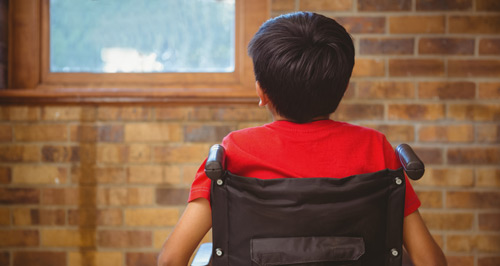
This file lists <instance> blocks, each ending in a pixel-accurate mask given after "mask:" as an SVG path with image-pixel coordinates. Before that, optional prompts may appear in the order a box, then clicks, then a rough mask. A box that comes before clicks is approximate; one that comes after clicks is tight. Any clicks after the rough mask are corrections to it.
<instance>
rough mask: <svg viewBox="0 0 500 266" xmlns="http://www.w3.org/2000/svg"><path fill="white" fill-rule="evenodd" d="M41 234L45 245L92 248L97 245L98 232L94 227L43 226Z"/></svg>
mask: <svg viewBox="0 0 500 266" xmlns="http://www.w3.org/2000/svg"><path fill="white" fill-rule="evenodd" d="M40 236H41V237H40V239H41V245H42V246H43V247H79V248H90V247H95V245H96V232H95V229H93V228H90V229H87V228H78V229H66V228H57V229H46V228H43V229H41V230H40Z"/></svg>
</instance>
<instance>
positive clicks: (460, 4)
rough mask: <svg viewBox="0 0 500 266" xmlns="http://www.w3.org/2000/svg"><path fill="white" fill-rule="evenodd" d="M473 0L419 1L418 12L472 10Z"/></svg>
mask: <svg viewBox="0 0 500 266" xmlns="http://www.w3.org/2000/svg"><path fill="white" fill-rule="evenodd" d="M471 9H472V0H440V1H435V0H417V10H418V11H437V10H441V11H451V10H462V11H465V10H471Z"/></svg>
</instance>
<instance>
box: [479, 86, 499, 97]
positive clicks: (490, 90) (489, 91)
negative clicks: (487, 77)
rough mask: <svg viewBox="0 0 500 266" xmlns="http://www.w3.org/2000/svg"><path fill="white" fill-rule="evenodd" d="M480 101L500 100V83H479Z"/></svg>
mask: <svg viewBox="0 0 500 266" xmlns="http://www.w3.org/2000/svg"><path fill="white" fill-rule="evenodd" d="M479 98H480V99H500V82H488V83H479Z"/></svg>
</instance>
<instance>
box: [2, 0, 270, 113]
mask: <svg viewBox="0 0 500 266" xmlns="http://www.w3.org/2000/svg"><path fill="white" fill-rule="evenodd" d="M49 4H50V0H16V1H11V2H10V5H9V57H8V89H7V90H2V91H0V102H7V103H9V102H35V103H36V102H68V103H80V102H87V103H110V102H111V103H115V102H119V103H124V102H125V103H126V102H136V103H154V102H252V101H254V100H255V86H254V82H255V81H254V75H253V67H252V62H251V59H250V58H249V57H248V56H247V53H246V46H247V44H248V42H249V41H250V39H251V38H252V36H253V34H254V33H255V32H256V31H257V30H258V28H259V27H260V25H261V24H262V23H263V22H264V21H265V20H267V19H268V18H269V15H270V3H269V0H252V1H245V0H235V5H236V6H235V16H236V18H235V23H236V25H235V53H236V54H235V70H234V72H231V73H84V72H82V73H52V72H50V62H49V60H50V54H49V53H50V43H49V42H50V39H49V36H50V35H49V29H50V27H49V26H50V25H49V23H50V22H49ZM27 55H30V56H27Z"/></svg>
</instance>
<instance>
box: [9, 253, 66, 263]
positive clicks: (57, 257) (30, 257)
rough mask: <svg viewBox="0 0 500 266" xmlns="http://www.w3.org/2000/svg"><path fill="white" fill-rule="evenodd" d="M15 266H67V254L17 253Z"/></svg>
mask: <svg viewBox="0 0 500 266" xmlns="http://www.w3.org/2000/svg"><path fill="white" fill-rule="evenodd" d="M12 257H13V265H14V266H26V265H36V266H66V265H67V264H66V252H58V251H15V252H13V256H12ZM2 265H3V264H2Z"/></svg>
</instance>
